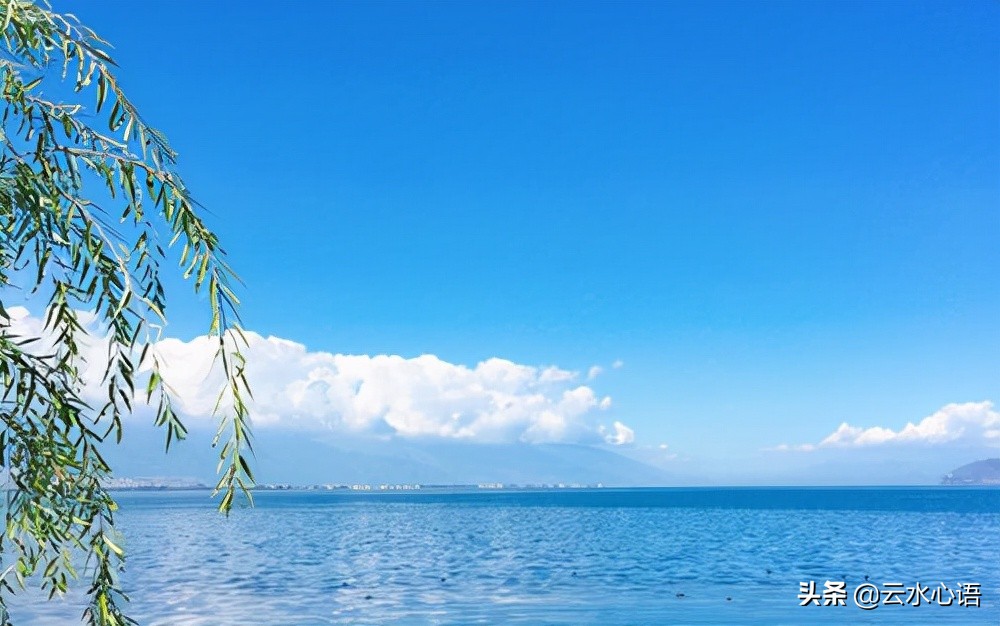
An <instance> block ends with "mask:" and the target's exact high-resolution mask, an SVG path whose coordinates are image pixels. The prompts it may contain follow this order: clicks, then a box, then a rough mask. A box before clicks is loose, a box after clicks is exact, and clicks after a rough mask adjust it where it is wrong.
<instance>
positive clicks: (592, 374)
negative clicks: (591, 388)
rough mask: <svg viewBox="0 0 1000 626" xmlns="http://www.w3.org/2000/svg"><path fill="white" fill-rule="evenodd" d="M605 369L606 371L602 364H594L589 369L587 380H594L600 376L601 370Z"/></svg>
mask: <svg viewBox="0 0 1000 626" xmlns="http://www.w3.org/2000/svg"><path fill="white" fill-rule="evenodd" d="M603 371H604V368H603V367H601V366H600V365H594V366H593V367H591V368H590V369H589V370H587V380H594V379H595V378H597V377H598V376H600V375H601V372H603Z"/></svg>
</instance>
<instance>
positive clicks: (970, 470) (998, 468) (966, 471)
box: [941, 459, 1000, 485]
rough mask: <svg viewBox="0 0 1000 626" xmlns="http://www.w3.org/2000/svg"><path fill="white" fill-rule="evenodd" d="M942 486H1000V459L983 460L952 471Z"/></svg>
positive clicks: (944, 479) (945, 477) (942, 482)
mask: <svg viewBox="0 0 1000 626" xmlns="http://www.w3.org/2000/svg"><path fill="white" fill-rule="evenodd" d="M941 484H942V485H1000V459H984V460H982V461H975V462H973V463H969V464H968V465H963V466H962V467H960V468H958V469H956V470H952V471H951V472H949V473H947V474H945V476H944V478H942V479H941Z"/></svg>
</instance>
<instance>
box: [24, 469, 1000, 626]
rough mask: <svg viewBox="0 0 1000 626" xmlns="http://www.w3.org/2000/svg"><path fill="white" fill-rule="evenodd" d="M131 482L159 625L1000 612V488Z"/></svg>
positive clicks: (138, 608) (145, 609) (856, 619)
mask: <svg viewBox="0 0 1000 626" xmlns="http://www.w3.org/2000/svg"><path fill="white" fill-rule="evenodd" d="M118 498H119V501H120V503H121V505H122V508H121V511H120V513H119V514H118V518H117V520H118V525H119V528H120V529H121V530H122V531H123V532H124V534H125V536H126V549H127V551H128V554H129V556H128V566H127V572H126V574H125V576H124V578H123V582H124V585H125V587H126V590H127V592H128V593H129V595H130V596H131V598H132V602H131V610H130V614H131V615H132V616H133V617H135V618H136V619H138V620H139V622H140V623H141V624H145V625H150V626H152V625H164V626H166V625H171V626H174V625H187V626H194V625H204V626H210V625H211V626H223V625H230V624H231V625H240V626H243V625H246V624H256V625H262V626H263V625H278V624H281V625H302V626H307V625H319V624H396V623H400V624H494V623H520V624H666V623H669V624H801V623H848V622H850V623H860V624H865V623H872V624H904V623H905V624H921V623H935V624H937V623H953V624H992V625H995V624H997V623H1000V489H979V488H935V487H927V488H902V487H900V488H809V489H806V488H729V489H727V488H665V489H561V490H535V491H530V490H524V491H520V490H497V491H486V490H453V491H436V490H421V491H417V492H405V493H401V492H387V493H379V492H375V493H356V492H349V491H342V490H337V491H289V492H258V493H257V494H256V495H255V499H256V507H255V508H253V509H246V508H243V509H240V510H236V511H234V512H233V514H232V516H231V517H230V518H229V519H228V520H227V519H225V518H224V517H222V516H220V515H219V514H218V513H217V512H216V511H215V509H214V502H213V501H212V500H210V499H209V497H208V493H207V492H202V491H189V492H183V491H178V492H121V493H119V494H118ZM866 577H867V582H866ZM810 581H811V582H813V583H814V584H815V591H816V594H817V595H818V596H819V599H818V600H817V602H818V604H819V605H816V604H812V603H810V604H808V605H807V606H800V603H801V602H802V601H804V600H806V601H807V600H809V599H810V596H809V594H808V593H807V592H808V591H809V588H808V583H809V582H810ZM827 581H830V582H831V583H834V587H836V586H837V585H836V583H844V584H843V586H842V587H843V589H844V590H845V592H846V596H845V597H844V605H843V606H838V605H837V604H836V603H837V598H836V596H837V593H838V592H837V590H836V589H835V588H834V589H831V590H830V591H829V592H828V593H826V594H824V591H825V590H826V586H825V585H826V583H827ZM803 583H805V584H806V586H805V587H803ZM894 583H896V584H899V587H896V586H894ZM963 583H966V584H969V585H975V584H978V589H979V591H980V596H979V597H976V596H975V590H976V587H975V586H966V587H963V586H962V584H963ZM866 584H867V585H871V586H874V587H875V588H876V589H878V591H879V593H880V594H881V595H880V598H881V601H876V602H875V603H874V608H869V609H861V608H859V607H858V605H857V602H856V599H855V596H854V592H855V591H856V590H857V589H858V587H859V586H863V585H866ZM918 584H919V586H918ZM80 586H81V587H83V586H84V585H82V584H81V585H80ZM925 589H926V590H925ZM935 590H936V591H935ZM869 592H870V589H867V590H866V593H869ZM956 593H957V595H956ZM949 594H950V595H949ZM908 595H912V596H913V598H910V599H908V598H907V596H908ZM921 597H922V598H923V600H922V601H921V605H920V606H913V604H914V603H915V602H917V601H918V600H920V599H921ZM866 598H867V600H865V598H862V600H865V601H866V602H867V603H868V604H872V602H871V597H870V595H869V596H866ZM949 598H950V599H951V602H950V606H940V605H941V604H945V603H947V601H948V600H949ZM826 600H829V601H830V602H832V603H834V604H833V605H831V606H823V602H824V601H826ZM974 600H975V601H978V604H979V606H978V607H977V606H975V602H974ZM79 601H80V596H79V594H70V595H69V596H68V597H66V598H63V599H61V600H57V601H54V602H50V603H45V602H41V601H39V600H38V599H37V598H35V597H33V596H30V595H24V596H21V597H19V598H18V599H17V601H16V602H15V603H14V606H13V609H14V610H13V616H14V618H15V620H16V623H18V624H45V625H47V624H60V625H61V624H65V623H75V622H78V620H79V615H80V613H81V611H82V607H81V606H80V604H79ZM900 601H903V602H900ZM959 602H961V603H962V604H963V605H964V606H960V605H959ZM863 603H864V602H863Z"/></svg>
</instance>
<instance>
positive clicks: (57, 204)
mask: <svg viewBox="0 0 1000 626" xmlns="http://www.w3.org/2000/svg"><path fill="white" fill-rule="evenodd" d="M0 24H2V26H0V28H2V33H3V43H4V50H3V52H4V54H3V55H2V57H0V90H2V92H0V93H2V98H3V114H2V120H0V148H2V152H0V394H2V396H0V420H2V423H0V427H2V431H0V450H2V457H0V462H2V465H3V469H4V470H5V473H6V475H7V477H8V481H9V482H8V490H7V496H6V506H5V508H4V514H5V516H6V532H5V535H4V537H3V539H2V541H0V550H2V553H0V559H2V560H0V564H2V567H3V571H2V572H0V617H2V620H0V624H9V623H10V621H9V619H10V618H9V616H8V615H7V610H6V602H5V597H6V596H7V595H9V594H11V593H14V592H15V591H16V589H18V588H24V586H25V584H26V582H28V579H29V578H30V579H31V580H38V579H40V580H41V583H40V584H41V586H42V589H43V590H46V591H48V592H49V595H50V597H51V596H52V595H55V594H57V593H61V592H64V591H66V590H67V588H68V584H69V583H70V581H71V580H72V579H74V578H77V577H78V572H76V571H75V570H74V563H75V561H76V558H75V555H78V554H80V551H81V550H82V551H83V552H84V553H85V554H87V555H88V560H87V563H86V567H85V568H84V574H85V575H89V576H90V579H91V586H90V588H89V591H88V593H89V596H90V606H89V608H88V609H87V611H86V612H85V618H86V620H87V621H88V623H91V624H97V625H102V626H104V625H116V624H127V623H134V622H133V621H132V620H130V619H129V618H128V617H127V616H126V615H125V614H124V613H123V610H122V606H123V604H124V603H125V602H127V598H126V597H125V596H124V595H123V594H122V592H121V590H120V588H119V587H118V581H117V575H118V572H119V571H120V569H121V568H122V566H123V563H124V553H123V551H122V549H121V548H120V547H119V545H118V544H119V543H120V542H119V541H118V539H117V537H116V534H115V531H114V512H115V509H116V505H115V502H114V500H113V499H112V497H111V496H110V494H109V493H108V492H107V491H106V490H105V488H104V487H103V486H102V482H103V479H105V478H107V477H108V476H109V475H110V472H111V468H110V467H109V466H108V464H107V463H106V462H105V460H104V458H103V457H102V455H101V448H102V444H104V442H106V441H108V440H109V439H110V438H111V437H113V438H114V440H115V441H116V442H117V441H120V440H121V434H122V417H123V416H124V415H127V414H128V413H129V412H131V411H132V409H133V403H134V402H135V401H136V399H137V398H138V399H139V400H140V401H142V400H145V401H146V402H149V403H150V404H155V406H156V418H155V419H156V424H157V425H159V426H162V427H163V428H164V429H165V431H166V445H167V447H168V448H169V446H170V444H171V442H172V441H175V440H177V439H181V438H183V437H184V436H185V433H186V431H185V428H184V425H183V424H182V423H181V420H180V419H179V418H178V416H177V414H176V413H175V411H174V409H173V406H172V403H171V395H170V392H169V390H168V389H167V388H166V385H165V384H164V381H163V379H162V377H161V375H160V363H159V361H158V359H157V357H156V354H155V351H153V350H151V349H150V345H151V343H150V332H149V329H150V326H151V325H153V324H162V323H164V322H165V321H166V320H165V317H164V308H165V301H164V289H163V285H162V283H161V280H160V270H161V266H162V265H163V264H164V262H165V261H166V250H165V248H167V249H169V248H170V247H171V246H175V245H176V246H178V247H180V254H179V256H180V264H181V269H182V271H183V275H184V277H185V278H187V279H190V280H191V281H192V282H193V285H194V289H195V291H196V292H201V293H207V295H208V301H209V305H210V323H209V333H210V334H211V335H212V336H214V337H216V338H217V340H218V351H217V353H216V359H217V361H218V362H219V363H221V367H222V370H223V371H224V372H225V379H226V384H225V386H224V389H223V390H222V391H221V392H220V396H219V401H218V403H217V405H216V412H217V414H219V418H220V419H219V422H220V424H219V432H218V434H217V436H216V438H215V441H214V443H213V445H219V444H220V443H221V446H219V450H220V454H219V458H220V461H219V468H218V471H219V474H220V478H219V482H218V484H217V486H216V490H215V493H216V494H218V493H221V494H222V497H221V499H220V503H219V507H220V509H221V510H222V511H224V512H226V513H228V512H229V510H230V508H231V507H232V505H233V498H234V496H235V495H236V494H237V493H238V492H242V493H244V494H245V495H246V496H247V497H248V498H249V495H250V493H249V488H250V487H251V486H252V481H253V477H252V475H251V471H250V466H249V464H248V462H247V455H248V454H250V453H251V452H252V448H251V442H250V429H249V416H248V409H247V405H246V401H248V400H249V398H250V391H249V388H248V386H247V382H246V379H245V377H244V359H243V356H242V355H241V353H240V347H241V346H245V341H244V339H243V335H242V332H241V326H240V320H239V317H238V314H237V310H236V308H237V305H238V304H239V303H238V300H237V298H236V296H235V294H234V292H233V284H234V282H236V281H237V280H238V279H237V278H236V276H235V274H234V273H233V271H232V269H231V268H230V267H229V266H228V265H227V264H226V262H225V260H224V252H223V250H222V248H221V247H220V246H219V241H218V238H217V237H216V236H215V234H213V233H212V232H211V231H210V230H209V229H208V228H207V226H206V225H205V224H204V222H203V221H202V219H201V218H200V217H199V215H198V212H197V209H198V206H197V204H196V203H195V202H194V201H193V200H192V198H191V195H190V194H189V192H188V190H187V189H186V188H185V187H184V185H183V183H182V181H181V179H180V178H179V177H178V176H177V174H176V173H175V172H174V167H175V164H176V158H177V155H176V154H175V153H174V152H173V151H172V150H171V148H170V146H169V145H168V144H167V141H166V139H165V138H164V136H163V135H162V134H160V133H159V132H157V131H156V130H155V129H153V128H151V127H150V126H148V125H147V124H146V123H145V121H144V120H143V119H142V117H141V116H140V115H139V112H138V111H137V110H136V108H135V106H134V105H133V104H132V102H131V101H129V99H128V98H127V97H126V96H125V94H124V93H123V92H122V89H121V87H120V85H119V83H118V81H117V80H116V79H115V76H114V74H113V73H112V71H111V70H112V69H113V68H114V67H115V63H114V61H113V60H112V59H111V57H110V56H109V55H108V53H107V52H106V48H107V47H108V45H107V43H106V42H105V41H103V40H102V39H100V38H99V37H98V36H97V35H96V34H94V32H93V31H91V30H90V29H88V28H86V27H84V26H82V25H80V23H79V22H78V20H77V19H76V18H75V17H73V16H72V15H69V14H66V15H59V14H56V13H54V12H52V11H51V9H50V8H49V7H48V6H39V5H37V4H34V3H32V2H28V1H26V0H10V1H7V2H5V3H4V4H3V5H2V6H0ZM70 88H71V89H72V97H71V99H72V100H73V102H68V103H67V102H63V101H56V100H50V99H48V98H47V97H46V89H48V90H50V91H52V92H57V93H62V92H65V93H69V90H70ZM85 103H86V104H85ZM161 237H163V238H164V239H168V241H167V242H166V243H164V244H161ZM22 288H23V289H22ZM25 290H26V291H27V292H28V293H29V294H31V295H30V297H31V298H33V299H34V300H37V301H43V302H46V305H45V329H44V332H43V333H42V335H44V337H43V336H16V335H15V334H14V331H13V330H12V325H11V322H12V320H11V316H10V314H9V312H8V311H7V309H6V308H5V307H4V304H5V302H6V304H7V305H8V306H10V302H11V297H12V296H13V294H15V293H16V294H19V295H20V296H21V297H22V298H23V297H26V296H25V294H24V291H25ZM81 310H83V311H92V312H93V314H94V315H96V316H97V319H98V320H99V323H100V325H101V326H102V327H103V328H105V329H107V332H108V353H107V363H106V367H105V369H104V373H103V378H102V381H101V384H102V386H103V387H104V388H105V390H106V399H104V400H103V401H102V402H101V403H99V404H95V405H94V406H91V405H89V404H88V403H87V402H85V401H84V399H83V397H82V395H81V394H82V389H83V384H82V381H81V378H80V370H79V365H80V364H79V360H80V353H81V345H82V344H81V342H82V341H84V340H85V338H84V335H85V334H86V330H85V324H84V323H83V322H82V321H81V319H80V314H79V311H81ZM141 368H142V369H148V370H149V371H150V374H149V378H148V381H146V380H145V379H143V380H142V381H140V380H139V378H140V376H139V372H140V369H141ZM143 383H145V388H144V389H140V390H139V392H138V393H137V390H136V385H137V384H139V385H140V386H141V385H143Z"/></svg>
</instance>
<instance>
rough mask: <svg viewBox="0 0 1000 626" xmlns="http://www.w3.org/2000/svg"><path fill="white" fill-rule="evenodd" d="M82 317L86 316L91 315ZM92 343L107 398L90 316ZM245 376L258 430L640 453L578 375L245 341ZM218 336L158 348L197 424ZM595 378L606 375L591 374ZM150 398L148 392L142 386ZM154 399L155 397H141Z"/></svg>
mask: <svg viewBox="0 0 1000 626" xmlns="http://www.w3.org/2000/svg"><path fill="white" fill-rule="evenodd" d="M10 312H11V315H12V318H13V323H12V325H11V328H10V329H9V331H7V332H11V333H15V334H38V333H39V332H40V329H41V320H39V319H38V318H36V317H33V316H31V315H30V314H29V313H28V311H27V310H26V309H23V308H12V309H11V310H10ZM81 317H83V316H81ZM84 321H86V322H87V324H88V330H89V331H90V332H91V340H90V342H88V343H90V344H91V345H89V346H88V347H87V348H86V349H85V352H86V354H87V355H89V357H90V358H88V359H87V363H85V364H84V365H83V366H82V372H83V374H82V375H83V377H84V379H85V380H86V382H87V387H86V389H85V395H90V394H94V395H95V397H101V394H103V393H106V392H104V390H103V389H101V387H100V386H99V385H97V384H96V383H98V382H99V380H100V377H101V374H102V373H103V372H102V371H101V365H100V364H101V363H102V358H101V357H102V356H103V355H104V354H105V352H104V350H105V347H104V346H106V343H104V341H103V340H102V339H100V338H99V337H100V336H101V335H100V333H99V332H98V331H97V329H96V328H95V327H94V324H93V317H92V316H91V317H87V318H85V320H84ZM246 339H247V343H248V346H247V347H246V348H245V349H244V350H243V353H244V355H245V356H246V358H247V369H246V375H247V379H248V382H249V384H250V388H251V389H252V390H253V395H254V398H253V401H252V405H251V415H252V418H253V421H254V425H255V426H256V427H257V428H258V429H267V428H283V429H294V430H313V431H316V430H338V431H347V432H351V433H357V434H371V435H381V436H401V437H441V438H449V439H461V440H469V441H476V442H491V443H492V442H495V443H500V442H513V441H521V442H528V443H542V442H577V443H601V442H604V443H609V444H613V445H626V444H630V443H632V442H633V441H634V439H635V434H634V432H633V431H632V429H631V428H629V427H628V426H626V425H625V424H623V423H621V422H620V421H613V423H612V424H611V426H610V427H606V426H605V425H604V424H602V423H601V419H600V418H601V417H602V416H603V415H606V414H607V411H608V410H609V409H610V407H611V398H609V397H603V398H601V397H598V396H597V394H596V393H595V392H594V390H593V389H592V388H591V387H589V386H586V385H581V384H578V382H577V381H578V379H579V374H577V373H576V372H571V371H568V370H564V369H560V368H558V367H554V366H553V367H541V368H539V367H532V366H527V365H521V364H518V363H514V362H511V361H508V360H505V359H500V358H491V359H487V360H485V361H483V362H481V363H479V364H477V365H476V366H474V367H467V366H465V365H461V364H454V363H449V362H447V361H444V360H442V359H440V358H438V357H437V356H434V355H430V354H425V355H421V356H417V357H413V358H404V357H402V356H396V355H376V356H369V355H345V354H331V353H328V352H311V351H309V350H307V349H306V347H305V346H304V345H302V344H299V343H296V342H293V341H289V340H286V339H280V338H277V337H267V338H265V337H262V336H261V335H259V334H256V333H253V332H247V333H246ZM217 346H218V344H217V343H216V342H215V341H214V340H212V339H210V338H208V337H197V338H195V339H193V340H192V341H187V342H185V341H180V340H177V339H163V340H161V341H157V342H156V343H154V344H153V352H155V354H156V355H157V357H158V359H159V361H160V363H161V366H162V374H163V380H164V381H165V383H166V384H167V385H168V386H169V388H170V389H171V390H172V391H173V393H174V396H175V403H176V406H177V408H178V409H180V411H181V412H182V413H183V414H184V415H185V416H186V417H188V418H189V420H188V422H189V424H190V423H197V422H198V421H200V420H202V419H205V420H208V419H212V420H213V421H214V418H211V414H212V410H213V408H214V407H215V403H216V399H217V397H218V390H219V389H220V387H221V384H222V372H221V371H219V370H220V368H219V367H218V366H215V367H214V369H213V357H214V354H215V351H216V348H217ZM589 374H593V375H596V373H595V372H594V371H593V370H592V371H591V372H589ZM138 387H139V388H142V386H141V385H138ZM142 400H144V396H143V397H142Z"/></svg>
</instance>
